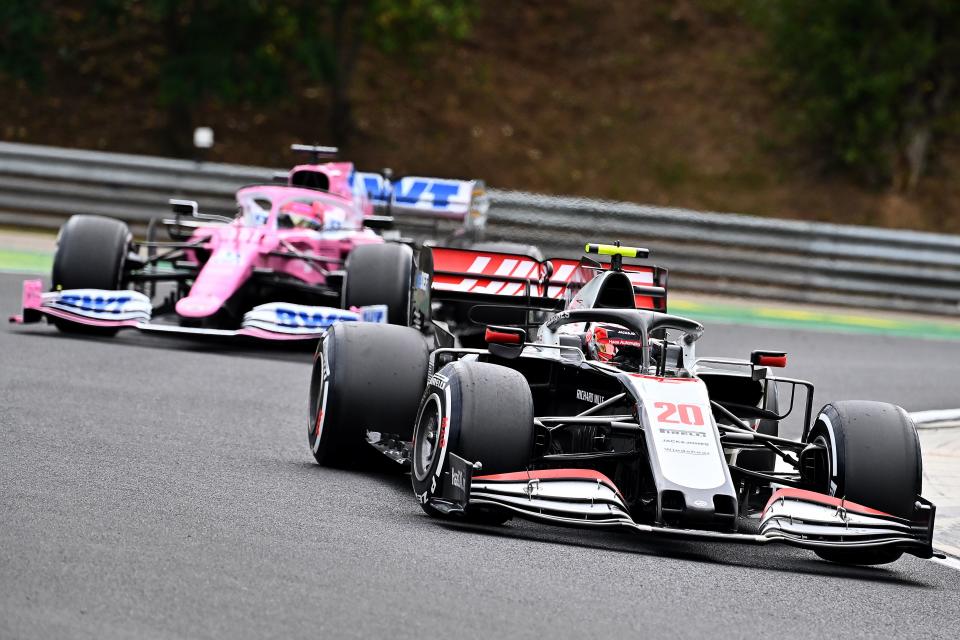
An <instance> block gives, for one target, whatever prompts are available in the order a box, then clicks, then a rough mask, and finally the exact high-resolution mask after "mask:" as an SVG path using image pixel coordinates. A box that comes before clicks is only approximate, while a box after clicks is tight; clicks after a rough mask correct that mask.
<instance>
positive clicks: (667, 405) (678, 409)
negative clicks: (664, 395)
mask: <svg viewBox="0 0 960 640" xmlns="http://www.w3.org/2000/svg"><path fill="white" fill-rule="evenodd" d="M653 406H654V407H655V408H656V409H657V410H658V411H660V414H659V415H658V416H657V421H658V422H661V423H664V424H685V425H688V426H691V427H702V426H703V411H701V410H700V407H699V406H698V405H695V404H673V403H672V402H655V403H653Z"/></svg>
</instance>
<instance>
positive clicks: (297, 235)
mask: <svg viewBox="0 0 960 640" xmlns="http://www.w3.org/2000/svg"><path fill="white" fill-rule="evenodd" d="M294 148H295V150H299V151H308V152H310V153H312V154H313V155H314V156H315V157H314V159H313V162H314V164H305V165H300V166H297V167H294V169H293V170H291V171H290V172H289V173H287V174H283V176H282V178H283V179H284V180H285V184H282V185H281V184H266V185H253V186H248V187H244V188H242V189H240V190H239V191H238V192H237V194H236V201H237V210H238V213H237V216H236V217H235V218H233V219H231V218H229V217H223V216H216V215H208V214H203V213H200V212H199V211H198V207H197V203H195V202H192V201H185V200H171V201H170V202H171V204H172V207H173V214H174V215H173V217H171V218H169V219H165V220H162V221H160V225H163V226H165V227H166V229H167V232H168V234H169V236H170V238H171V240H170V241H165V240H164V241H160V240H157V239H156V235H157V233H156V231H157V227H158V226H159V225H156V224H153V223H151V226H150V228H149V230H148V234H147V240H146V241H134V240H133V237H132V235H131V233H130V230H129V229H128V227H127V225H126V224H125V223H123V222H121V221H119V220H114V219H111V218H105V217H100V216H73V217H72V218H70V219H69V220H68V221H67V222H66V224H65V225H64V226H63V227H62V228H61V230H60V234H59V237H58V241H57V250H56V254H55V256H54V263H53V277H52V280H53V287H52V290H51V291H49V292H44V291H43V283H42V282H41V281H39V280H33V281H27V282H25V283H24V292H23V312H22V315H19V316H15V317H14V318H11V320H13V321H15V322H36V321H39V320H40V319H41V318H43V317H47V318H48V319H50V320H51V321H52V322H53V323H54V324H55V325H56V326H57V327H58V328H59V329H60V330H62V331H65V332H72V333H94V334H101V335H103V334H106V335H112V334H114V333H116V332H117V331H118V330H119V329H121V328H125V327H132V328H136V329H140V330H142V331H154V332H167V333H170V332H176V333H193V334H205V335H215V336H248V337H253V338H263V339H269V340H303V339H316V338H318V337H319V336H321V335H322V334H323V333H324V332H325V331H326V330H327V328H328V327H329V326H330V325H331V324H333V323H335V322H340V321H355V320H367V321H371V322H389V323H393V324H401V325H416V318H415V317H414V315H415V307H416V304H415V301H414V300H413V296H414V289H415V287H414V285H415V279H416V273H417V265H416V256H415V252H414V251H413V249H412V248H411V247H410V246H408V245H407V244H404V243H399V242H386V241H385V240H384V238H383V236H381V235H379V234H378V233H377V231H378V230H380V229H383V228H386V227H387V226H389V225H390V224H391V223H392V220H393V217H392V214H398V215H403V214H404V213H410V212H416V213H419V214H421V215H426V216H427V217H436V218H438V219H457V220H462V221H463V231H464V233H463V234H462V235H465V236H471V237H472V236H477V235H479V233H480V231H482V228H483V226H484V223H485V219H486V211H487V207H488V200H487V196H486V193H485V189H484V185H483V183H482V182H479V181H461V180H446V179H440V178H416V177H406V178H401V179H398V180H395V181H391V180H390V179H388V178H387V177H386V176H384V175H380V174H376V173H361V172H357V171H355V170H354V168H353V165H352V164H350V163H347V162H323V163H320V162H319V160H320V156H322V155H329V154H332V153H335V152H336V150H335V149H333V148H329V147H310V146H303V145H294ZM158 284H161V286H162V289H160V290H159V291H160V293H161V296H159V297H160V298H162V301H161V302H159V304H158V305H157V306H154V298H155V297H158V296H157V291H158V289H157V285H158Z"/></svg>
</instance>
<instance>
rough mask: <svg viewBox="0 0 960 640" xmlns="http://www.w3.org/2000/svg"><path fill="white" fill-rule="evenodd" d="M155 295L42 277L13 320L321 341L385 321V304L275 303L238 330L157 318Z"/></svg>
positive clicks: (254, 312)
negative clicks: (50, 283) (348, 325)
mask: <svg viewBox="0 0 960 640" xmlns="http://www.w3.org/2000/svg"><path fill="white" fill-rule="evenodd" d="M152 315H153V307H152V305H151V303H150V299H149V298H148V297H147V296H146V295H144V294H142V293H140V292H138V291H131V290H120V291H107V290H101V289H70V290H62V291H48V292H44V291H43V282H42V281H41V280H27V281H25V282H24V283H23V311H22V313H21V314H20V315H16V316H13V317H11V318H10V321H11V322H15V323H18V324H29V323H33V322H39V321H40V320H41V319H42V318H44V317H46V318H56V319H59V320H66V321H68V322H71V323H75V324H78V325H85V326H90V327H102V328H117V329H124V328H131V329H137V330H139V331H145V332H153V333H172V334H187V335H204V336H216V337H227V338H230V337H247V338H256V339H262V340H316V339H318V338H320V337H322V336H323V335H324V334H325V333H326V331H327V329H328V328H329V327H330V326H331V325H333V324H334V323H337V322H358V321H364V322H380V323H383V322H386V320H387V308H386V306H385V305H372V306H368V307H359V308H356V309H352V310H345V309H335V308H333V307H313V306H305V305H295V304H288V303H284V302H270V303H267V304H262V305H258V306H256V307H254V308H253V309H251V310H250V311H248V312H247V313H246V314H244V317H243V322H242V323H241V326H240V328H239V329H205V328H198V327H182V326H179V325H174V324H163V323H157V322H152Z"/></svg>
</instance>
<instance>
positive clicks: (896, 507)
mask: <svg viewBox="0 0 960 640" xmlns="http://www.w3.org/2000/svg"><path fill="white" fill-rule="evenodd" d="M807 441H808V442H810V443H814V444H819V445H821V446H824V447H826V455H825V456H824V460H823V464H822V465H819V468H820V469H822V472H821V473H820V474H819V476H820V477H817V478H811V480H813V482H814V483H816V484H817V485H819V487H818V489H819V490H821V491H824V492H825V493H828V494H829V495H832V496H836V497H838V498H843V499H845V500H850V501H851V502H856V503H858V504H862V505H864V506H867V507H871V508H873V509H878V510H880V511H884V512H886V513H889V514H890V515H894V516H898V517H900V518H907V519H911V518H912V517H913V513H914V505H915V503H916V500H917V497H918V496H919V495H920V492H921V489H922V480H921V476H922V462H921V458H920V441H919V438H918V437H917V429H916V426H915V425H914V423H913V420H911V419H910V416H908V415H907V413H906V411H904V410H903V409H901V408H900V407H898V406H896V405H892V404H888V403H885V402H869V401H860V400H855V401H846V402H835V403H833V404H828V405H826V406H825V407H824V408H823V409H821V411H820V414H819V415H818V416H817V420H816V422H815V423H814V426H813V428H812V429H811V430H810V434H809V436H808V437H807ZM816 553H817V555H818V556H820V557H821V558H823V559H825V560H830V561H831V562H837V563H841V564H856V565H874V564H886V563H889V562H893V561H895V560H897V559H898V558H899V557H900V556H901V555H903V552H902V551H899V550H896V549H876V550H870V549H865V550H845V549H826V550H821V551H817V552H816Z"/></svg>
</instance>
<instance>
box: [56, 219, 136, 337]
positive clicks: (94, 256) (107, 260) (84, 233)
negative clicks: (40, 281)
mask: <svg viewBox="0 0 960 640" xmlns="http://www.w3.org/2000/svg"><path fill="white" fill-rule="evenodd" d="M132 237H133V236H132V235H131V234H130V228H129V227H127V225H126V224H125V223H124V222H121V221H120V220H114V219H113V218H105V217H103V216H71V217H70V219H69V220H67V222H66V223H65V224H64V225H63V226H62V227H61V228H60V234H59V236H58V238H57V250H56V253H54V256H53V274H52V285H53V290H55V291H56V290H61V289H104V290H107V291H117V290H119V289H121V288H122V287H123V286H124V282H123V274H124V265H125V263H126V259H127V254H128V253H129V251H130V244H131V241H132ZM53 323H54V324H55V325H56V327H57V328H58V329H59V330H60V331H63V332H64V333H79V334H87V335H107V336H111V335H114V334H116V333H117V331H118V329H117V328H116V327H112V328H107V327H92V326H88V325H83V324H78V323H75V322H69V321H67V320H61V319H60V318H54V319H53Z"/></svg>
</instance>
